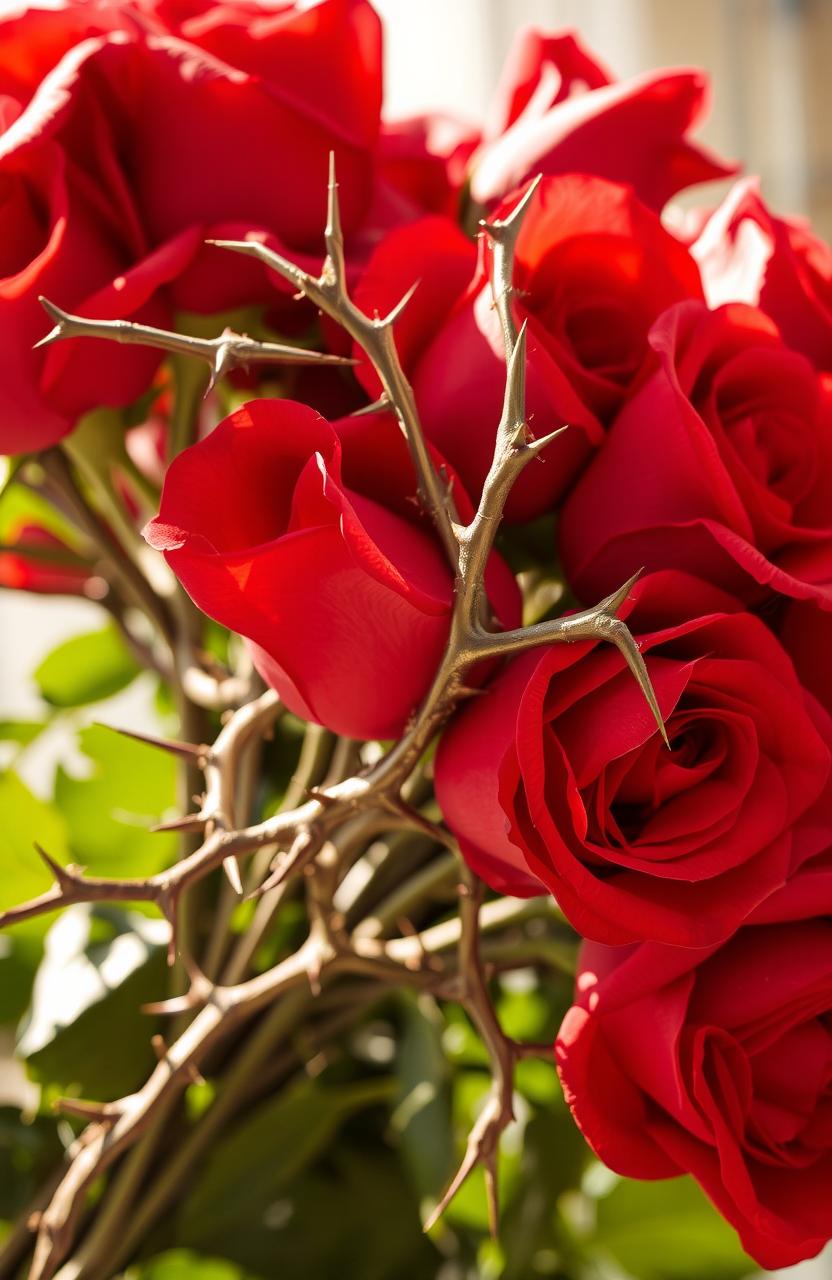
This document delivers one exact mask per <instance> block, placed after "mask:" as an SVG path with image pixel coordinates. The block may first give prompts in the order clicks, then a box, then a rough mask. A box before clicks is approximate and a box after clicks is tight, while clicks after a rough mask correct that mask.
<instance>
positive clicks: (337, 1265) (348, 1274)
mask: <svg viewBox="0 0 832 1280" xmlns="http://www.w3.org/2000/svg"><path fill="white" fill-rule="evenodd" d="M261 1141H262V1142H263V1143H264V1144H265V1143H266V1142H267V1141H268V1137H267V1136H265V1135H264V1137H263V1138H262V1139H261ZM328 1145H329V1149H328V1150H327V1151H326V1154H325V1156H324V1157H323V1158H322V1159H320V1160H319V1161H317V1163H316V1165H315V1167H314V1168H310V1169H309V1170H308V1171H307V1172H304V1173H302V1174H301V1176H299V1177H297V1178H294V1179H293V1180H292V1182H291V1184H287V1185H286V1186H285V1187H283V1188H281V1190H280V1192H279V1193H278V1194H277V1195H274V1194H271V1197H270V1198H266V1196H264V1195H263V1193H262V1188H261V1185H260V1183H259V1181H258V1177H257V1172H256V1171H254V1172H251V1173H250V1172H249V1171H248V1170H246V1169H244V1170H243V1171H242V1173H241V1177H242V1187H241V1188H239V1189H238V1193H237V1195H236V1197H235V1203H236V1205H237V1208H238V1210H239V1212H238V1214H237V1216H236V1217H234V1219H233V1221H232V1219H231V1218H230V1216H229V1217H228V1218H226V1219H225V1220H224V1225H223V1227H222V1228H221V1229H216V1228H215V1224H214V1223H213V1222H212V1221H211V1220H210V1219H208V1218H205V1217H203V1218H201V1219H200V1218H198V1217H197V1215H190V1214H189V1215H188V1220H189V1222H192V1223H193V1225H194V1227H196V1228H198V1229H199V1230H200V1231H201V1234H202V1235H205V1236H208V1237H209V1240H210V1243H209V1244H207V1245H196V1246H195V1247H198V1248H200V1249H201V1250H203V1251H206V1252H210V1253H212V1254H223V1255H225V1256H227V1257H230V1258H233V1259H234V1260H235V1261H236V1262H238V1263H239V1264H241V1265H242V1266H243V1267H245V1268H247V1269H250V1270H251V1271H254V1272H255V1273H260V1274H262V1275H264V1276H269V1277H278V1276H280V1277H286V1280H289V1278H290V1277H295V1276H298V1277H303V1278H304V1280H333V1277H343V1280H353V1277H355V1280H393V1278H394V1277H397V1278H398V1277H407V1280H436V1276H437V1274H438V1272H439V1269H440V1266H441V1259H440V1257H439V1256H438V1254H437V1252H436V1249H435V1248H434V1246H433V1245H432V1244H431V1242H430V1241H429V1240H428V1239H427V1238H426V1236H425V1235H424V1234H423V1233H422V1230H421V1225H420V1221H419V1214H418V1209H417V1205H416V1202H415V1200H414V1198H413V1196H412V1194H411V1193H410V1190H409V1188H408V1186H407V1180H406V1179H405V1178H404V1177H403V1176H402V1171H401V1166H400V1164H399V1162H398V1161H397V1160H396V1158H395V1157H394V1155H393V1154H392V1152H390V1151H389V1150H386V1149H385V1148H384V1147H383V1146H382V1145H380V1143H379V1142H378V1141H373V1140H372V1138H371V1137H370V1136H369V1135H367V1136H365V1138H364V1140H363V1141H362V1142H361V1146H360V1148H357V1146H354V1145H352V1144H350V1143H347V1142H344V1141H342V1139H340V1138H339V1140H338V1142H337V1143H334V1144H332V1143H330V1144H328ZM246 1191H247V1192H248V1195H246V1194H245V1192H246ZM188 1243H191V1242H190V1241H188ZM177 1280H178V1277H177Z"/></svg>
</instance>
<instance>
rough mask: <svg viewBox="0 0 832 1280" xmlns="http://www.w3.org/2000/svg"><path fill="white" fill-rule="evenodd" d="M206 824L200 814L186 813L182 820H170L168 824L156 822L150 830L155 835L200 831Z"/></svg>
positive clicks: (204, 818) (206, 820)
mask: <svg viewBox="0 0 832 1280" xmlns="http://www.w3.org/2000/svg"><path fill="white" fill-rule="evenodd" d="M207 822H208V818H206V817H205V816H204V815H203V814H201V813H186V814H185V817H184V818H171V820H170V822H157V823H156V825H155V826H153V827H151V828H150V830H151V831H152V832H153V833H154V834H156V833H158V832H165V831H202V830H203V828H204V827H205V825H206V823H207Z"/></svg>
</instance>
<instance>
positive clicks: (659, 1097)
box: [556, 875, 832, 1268]
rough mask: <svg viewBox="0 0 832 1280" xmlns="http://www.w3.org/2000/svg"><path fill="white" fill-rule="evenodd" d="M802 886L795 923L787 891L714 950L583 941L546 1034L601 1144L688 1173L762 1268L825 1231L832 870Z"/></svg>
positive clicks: (636, 1173) (643, 1174) (829, 1212)
mask: <svg viewBox="0 0 832 1280" xmlns="http://www.w3.org/2000/svg"><path fill="white" fill-rule="evenodd" d="M795 883H796V882H795ZM811 887H812V890H813V893H814V907H813V909H812V910H813V912H814V913H815V915H816V918H814V919H808V918H806V919H804V918H803V914H804V913H803V911H802V910H800V909H798V911H797V912H796V915H797V916H799V917H800V923H793V922H792V920H793V916H792V913H791V910H790V904H789V902H788V901H786V900H785V899H784V900H783V901H782V902H781V903H780V906H781V908H782V910H783V914H781V915H780V916H779V920H780V921H785V922H783V923H774V924H765V925H760V926H755V927H753V928H744V929H741V930H740V932H739V933H738V934H737V935H736V936H735V937H734V938H732V939H731V941H730V942H728V943H726V944H725V945H724V946H723V947H722V948H720V949H719V950H717V951H708V950H706V951H704V952H703V951H688V950H684V949H682V948H678V947H661V946H657V945H654V944H649V943H648V944H643V945H641V946H638V947H634V948H609V947H602V946H598V945H597V944H592V943H590V944H588V945H586V946H584V948H583V950H582V953H581V959H580V964H579V971H578V978H577V989H576V1003H575V1005H574V1007H573V1008H572V1009H570V1011H569V1012H568V1013H567V1015H566V1018H565V1019H564V1022H563V1025H562V1027H561V1030H560V1034H559V1036H558V1040H557V1045H556V1058H557V1063H558V1069H559V1072H560V1076H561V1080H562V1082H563V1086H564V1092H565V1094H566V1097H567V1100H568V1102H569V1104H570V1106H571V1108H572V1111H573V1113H574V1116H575V1119H576V1120H577V1122H578V1125H579V1126H580V1128H581V1130H582V1131H583V1133H584V1136H585V1137H586V1139H587V1141H588V1142H589V1144H590V1146H591V1147H592V1148H593V1149H594V1151H595V1152H596V1153H597V1154H598V1156H599V1157H600V1159H601V1160H603V1161H604V1163H605V1164H607V1165H609V1167H610V1168H611V1169H614V1170H615V1171H616V1172H618V1173H621V1174H624V1175H626V1176H628V1177H634V1178H668V1177H673V1176H674V1175H677V1174H680V1173H685V1172H690V1173H692V1174H693V1175H694V1177H695V1178H696V1179H697V1180H698V1181H699V1182H700V1183H701V1185H702V1187H703V1188H704V1189H705V1191H706V1192H707V1194H708V1195H709V1196H710V1197H711V1199H712V1200H713V1202H714V1204H715V1205H716V1206H717V1208H718V1209H719V1211H720V1213H722V1214H723V1215H724V1216H725V1217H726V1218H727V1219H728V1221H729V1222H730V1223H732V1224H733V1226H734V1227H735V1228H736V1229H737V1231H738V1232H739V1235H740V1238H741V1240H742V1243H743V1246H744V1247H745V1249H746V1250H747V1251H748V1252H749V1253H750V1254H751V1255H752V1257H753V1258H755V1259H756V1260H757V1262H758V1263H759V1264H760V1265H761V1266H763V1267H767V1268H776V1267H784V1266H788V1265H790V1264H791V1263H795V1262H798V1261H800V1260H801V1259H802V1258H807V1257H811V1256H813V1255H814V1254H816V1253H818V1252H819V1250H820V1249H821V1248H822V1247H823V1246H824V1245H825V1244H826V1241H827V1240H828V1239H829V1237H830V1235H832V1199H831V1198H830V1194H829V1192H830V1183H831V1182H832V1124H831V1123H830V1080H832V1032H831V1031H830V1025H832V918H830V914H829V913H830V911H831V910H832V889H831V888H830V877H829V876H828V875H826V876H822V875H818V876H813V877H811ZM777 902H778V899H774V900H772V910H771V914H773V915H775V917H776V915H777V905H776V904H777ZM822 912H825V913H826V914H825V915H823V916H818V914H817V913H822ZM811 913H812V912H811V910H810V914H811Z"/></svg>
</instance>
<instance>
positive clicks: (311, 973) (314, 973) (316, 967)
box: [306, 953, 321, 996]
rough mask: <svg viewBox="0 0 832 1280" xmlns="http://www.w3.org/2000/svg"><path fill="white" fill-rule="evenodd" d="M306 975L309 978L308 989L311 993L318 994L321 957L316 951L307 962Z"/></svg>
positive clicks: (319, 990) (319, 991) (319, 992)
mask: <svg viewBox="0 0 832 1280" xmlns="http://www.w3.org/2000/svg"><path fill="white" fill-rule="evenodd" d="M306 976H307V978H308V979H309V990H310V991H311V992H312V995H313V996H319V995H320V994H321V957H320V955H318V954H317V953H316V954H315V956H314V957H313V959H312V960H310V962H309V965H308V967H307V970H306Z"/></svg>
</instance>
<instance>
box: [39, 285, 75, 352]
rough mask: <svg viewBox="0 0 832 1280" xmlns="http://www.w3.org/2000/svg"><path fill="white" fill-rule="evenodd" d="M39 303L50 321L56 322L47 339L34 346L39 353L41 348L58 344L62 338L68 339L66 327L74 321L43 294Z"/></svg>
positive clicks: (42, 339)
mask: <svg viewBox="0 0 832 1280" xmlns="http://www.w3.org/2000/svg"><path fill="white" fill-rule="evenodd" d="M38 302H39V303H40V305H41V306H42V307H43V309H44V311H45V312H46V314H47V315H48V316H49V318H50V320H54V322H55V327H54V328H53V329H50V330H49V333H47V334H46V336H45V337H43V338H41V339H40V341H39V342H35V343H34V344H33V346H32V350H33V351H37V349H38V348H39V347H48V346H50V345H51V344H52V343H53V342H58V341H60V339H61V338H63V337H66V336H67V335H66V332H65V330H66V326H67V324H68V323H69V322H70V321H71V320H72V319H73V317H72V316H71V315H70V314H69V312H67V311H63V310H62V309H61V308H60V307H59V306H56V304H55V303H54V302H50V301H49V299H48V298H44V297H43V295H42V294H41V295H40V296H39V297H38Z"/></svg>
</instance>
